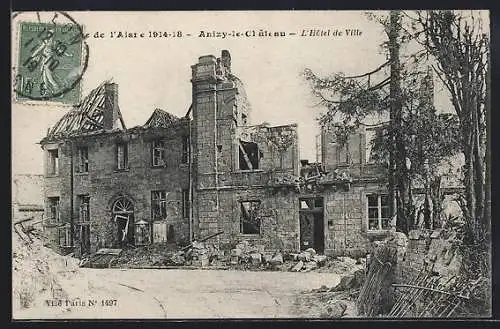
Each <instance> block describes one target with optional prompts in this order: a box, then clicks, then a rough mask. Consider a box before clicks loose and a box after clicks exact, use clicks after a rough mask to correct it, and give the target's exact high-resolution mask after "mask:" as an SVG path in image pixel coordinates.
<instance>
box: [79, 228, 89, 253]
mask: <svg viewBox="0 0 500 329" xmlns="http://www.w3.org/2000/svg"><path fill="white" fill-rule="evenodd" d="M80 249H81V254H82V255H87V254H90V225H88V224H87V225H80Z"/></svg>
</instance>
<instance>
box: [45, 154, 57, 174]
mask: <svg viewBox="0 0 500 329" xmlns="http://www.w3.org/2000/svg"><path fill="white" fill-rule="evenodd" d="M54 154H56V156H54ZM47 155H48V167H47V175H48V176H58V175H59V149H58V148H55V149H51V150H47Z"/></svg>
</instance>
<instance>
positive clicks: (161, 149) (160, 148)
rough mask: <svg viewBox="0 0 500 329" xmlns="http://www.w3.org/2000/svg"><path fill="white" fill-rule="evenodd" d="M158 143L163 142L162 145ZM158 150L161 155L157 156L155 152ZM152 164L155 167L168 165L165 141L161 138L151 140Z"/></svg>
mask: <svg viewBox="0 0 500 329" xmlns="http://www.w3.org/2000/svg"><path fill="white" fill-rule="evenodd" d="M157 144H161V146H160V145H157ZM156 151H158V152H159V157H157V156H156V154H155V153H156ZM160 161H161V162H160ZM151 165H152V166H153V167H166V166H167V156H166V149H165V141H164V140H163V139H161V138H158V139H153V140H152V141H151Z"/></svg>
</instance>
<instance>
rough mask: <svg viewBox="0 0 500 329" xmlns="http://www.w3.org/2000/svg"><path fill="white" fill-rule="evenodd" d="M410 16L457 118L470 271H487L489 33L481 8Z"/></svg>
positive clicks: (488, 232)
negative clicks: (479, 10) (472, 253)
mask: <svg viewBox="0 0 500 329" xmlns="http://www.w3.org/2000/svg"><path fill="white" fill-rule="evenodd" d="M408 17H409V18H410V19H411V20H412V22H413V28H414V29H413V31H411V34H412V35H413V37H414V38H415V40H417V41H418V42H419V43H420V44H421V45H423V47H424V49H425V50H426V51H427V52H428V54H430V55H432V56H433V58H434V59H435V64H434V65H433V68H434V70H435V72H436V73H437V76H438V77H439V78H440V79H441V81H442V82H443V84H444V86H445V87H446V88H447V90H448V91H449V93H450V99H451V102H452V104H453V108H454V109H455V112H456V114H457V115H458V118H459V123H460V124H459V127H460V132H461V138H462V141H461V150H462V152H463V155H464V158H465V166H464V178H463V182H464V186H465V200H464V202H462V211H463V213H464V216H465V219H466V234H465V237H464V241H463V242H464V246H463V247H464V248H468V249H469V250H470V251H475V252H474V255H471V259H469V261H470V262H471V264H470V265H471V266H469V268H470V270H471V271H473V272H475V273H473V274H476V275H477V274H486V273H488V272H489V265H488V264H487V263H488V262H487V260H488V259H489V246H490V218H489V217H490V211H489V206H490V205H489V202H490V200H489V198H490V193H489V188H490V186H489V182H488V184H487V182H486V178H488V180H489V172H488V171H489V168H487V161H486V160H487V156H488V152H489V150H488V149H487V143H486V142H487V138H488V136H487V125H488V122H487V118H488V115H489V114H488V113H487V112H488V111H489V97H488V95H489V81H488V79H489V76H488V75H489V72H488V68H489V51H490V41H489V35H488V33H487V31H483V24H484V22H483V20H482V18H481V16H480V14H478V13H477V12H474V11H470V12H464V11H456V12H453V11H449V10H446V11H424V12H421V11H420V12H417V13H416V16H415V17H411V16H408ZM415 22H416V24H415ZM487 169H488V170H487ZM487 175H488V177H487Z"/></svg>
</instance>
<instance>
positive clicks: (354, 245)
mask: <svg viewBox="0 0 500 329" xmlns="http://www.w3.org/2000/svg"><path fill="white" fill-rule="evenodd" d="M369 193H387V192H386V189H385V185H384V184H382V183H353V184H352V185H351V187H350V189H349V190H348V191H342V190H340V189H339V190H336V191H335V190H330V191H329V190H327V191H326V192H325V193H324V197H325V253H326V254H329V255H335V256H339V255H343V256H351V257H354V258H357V257H361V256H364V255H365V254H366V253H368V252H369V251H370V248H371V243H372V242H373V241H374V240H378V239H383V238H385V237H386V235H387V232H385V231H382V232H370V231H368V220H367V218H368V214H367V211H368V209H367V201H366V195H367V194H369Z"/></svg>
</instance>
